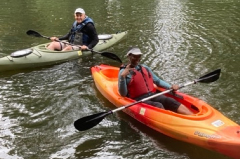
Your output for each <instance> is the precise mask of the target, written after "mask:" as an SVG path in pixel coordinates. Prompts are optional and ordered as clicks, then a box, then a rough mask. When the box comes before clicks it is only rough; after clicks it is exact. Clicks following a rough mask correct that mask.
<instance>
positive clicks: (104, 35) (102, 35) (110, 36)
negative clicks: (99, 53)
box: [98, 34, 113, 40]
mask: <svg viewBox="0 0 240 159" xmlns="http://www.w3.org/2000/svg"><path fill="white" fill-rule="evenodd" d="M112 37H113V36H112V35H111V34H101V35H98V39H99V40H108V39H111V38H112Z"/></svg>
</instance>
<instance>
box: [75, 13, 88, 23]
mask: <svg viewBox="0 0 240 159" xmlns="http://www.w3.org/2000/svg"><path fill="white" fill-rule="evenodd" d="M85 17H86V15H85V14H83V13H76V14H75V20H76V21H77V23H81V22H82V21H83V20H84V19H85Z"/></svg>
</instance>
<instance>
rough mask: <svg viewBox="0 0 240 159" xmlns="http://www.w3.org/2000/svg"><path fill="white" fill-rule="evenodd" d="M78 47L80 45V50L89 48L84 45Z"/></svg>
mask: <svg viewBox="0 0 240 159" xmlns="http://www.w3.org/2000/svg"><path fill="white" fill-rule="evenodd" d="M80 47H81V50H89V49H88V47H87V46H86V45H82V46H80Z"/></svg>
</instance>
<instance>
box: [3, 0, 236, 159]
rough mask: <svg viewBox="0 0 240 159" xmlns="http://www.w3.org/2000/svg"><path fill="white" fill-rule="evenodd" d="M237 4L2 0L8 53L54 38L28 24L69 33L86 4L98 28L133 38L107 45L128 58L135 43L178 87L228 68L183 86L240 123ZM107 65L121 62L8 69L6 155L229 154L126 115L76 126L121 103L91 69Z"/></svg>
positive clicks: (220, 0)
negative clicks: (215, 76)
mask: <svg viewBox="0 0 240 159" xmlns="http://www.w3.org/2000/svg"><path fill="white" fill-rule="evenodd" d="M76 4H77V5H76ZM129 4H131V5H129ZM239 5H240V3H239V1H238V0H231V1H227V0H211V1H189V0H184V1H179V0H171V1H168V0H155V1H143V0H133V1H131V2H129V1H124V0H122V1H116V0H106V1H104V2H101V1H96V2H95V1H86V0H84V1H82V2H81V4H79V1H76V0H74V1H71V2H70V1H69V2H68V1H63V0H59V1H58V3H54V4H53V2H51V1H48V2H46V3H43V2H42V1H39V0H34V1H31V2H30V1H29V2H27V3H26V2H24V1H16V0H13V2H11V3H10V2H8V1H6V0H3V2H2V3H1V6H0V8H1V9H0V23H1V27H0V35H1V36H0V52H1V54H0V56H5V55H7V54H9V53H11V52H13V51H16V50H20V49H24V48H28V47H30V46H34V45H38V44H40V43H46V39H41V38H34V37H33V38H32V37H29V36H27V35H26V33H25V32H26V31H27V30H29V29H33V30H37V31H39V32H40V33H41V34H44V35H47V36H51V35H56V36H58V35H59V36H60V35H64V34H65V33H66V32H67V31H68V30H69V28H70V26H71V24H72V22H73V20H74V19H73V11H74V10H75V9H76V6H77V7H83V8H84V9H85V11H86V12H87V14H88V15H89V16H90V17H91V18H93V19H94V22H95V24H96V28H97V31H98V33H113V32H117V31H125V30H128V31H129V35H128V37H127V39H125V40H124V41H122V42H120V43H119V44H117V45H115V46H114V47H112V48H109V49H108V51H109V52H113V53H115V54H116V55H118V56H119V57H120V58H121V59H122V60H123V61H124V63H126V62H127V59H126V57H125V53H126V50H127V49H128V47H129V46H131V45H132V46H135V45H137V46H139V47H140V48H141V50H142V51H143V52H144V55H143V58H142V62H143V63H145V64H147V65H149V66H150V67H151V68H153V70H154V72H155V73H156V74H158V75H159V76H161V77H163V78H164V79H165V80H166V81H168V82H170V83H177V84H183V83H185V82H188V81H191V80H193V79H195V78H198V77H200V76H201V75H203V74H205V73H207V72H210V71H212V70H215V69H217V68H221V69H222V75H221V78H220V79H219V80H218V81H216V82H214V83H211V84H197V85H194V86H192V87H187V88H184V89H183V90H182V91H183V92H186V93H188V94H191V95H193V96H196V97H198V98H200V99H203V100H204V101H206V102H208V103H209V104H211V105H213V107H214V108H216V109H218V110H220V111H221V112H222V113H223V114H224V115H226V116H227V117H229V118H231V119H232V120H234V121H236V122H238V123H239V121H240V117H239V114H240V109H239V106H238V101H239V97H238V94H239V92H240V85H239V81H240V79H239V78H240V76H239V70H238V65H239V64H238V61H239V60H240V56H239V52H238V50H239V46H240V45H239V43H240V39H239V37H240V33H239V25H240V18H239V17H240V12H239V9H238V8H239ZM53 6H54V7H53ZM100 63H106V64H111V65H114V66H118V65H119V64H116V62H115V61H113V60H111V59H107V58H104V57H99V56H93V57H86V58H84V59H79V60H74V61H69V62H66V63H63V64H60V65H54V66H48V67H43V68H37V69H29V70H24V71H15V72H4V73H0V125H1V128H0V156H1V158H4V159H5V158H13V159H15V158H16V159H19V158H52V159H54V158H91V159H93V158H98V159H99V158H120V159H121V158H179V159H182V158H192V159H200V158H206V159H212V158H222V159H223V158H226V157H224V156H222V155H220V154H217V153H215V152H210V151H208V150H205V149H202V148H199V147H197V146H193V145H190V144H186V143H183V142H180V141H176V140H174V139H171V138H169V137H166V136H164V135H162V134H159V133H157V132H155V131H153V130H151V129H149V128H147V127H146V126H144V125H142V124H140V123H138V122H136V121H134V120H133V119H132V118H130V117H128V116H127V115H125V114H123V113H122V112H118V113H117V114H114V115H113V116H109V117H107V118H105V119H104V120H103V121H102V122H101V123H100V124H99V125H97V126H96V127H94V128H93V129H91V130H89V131H84V132H77V131H76V130H75V129H74V127H73V122H74V121H75V120H77V119H78V118H80V117H83V116H86V115H90V114H94V113H97V112H102V111H105V110H109V109H114V108H115V107H114V106H113V105H112V104H111V103H109V102H108V101H107V100H106V99H105V98H104V97H103V96H102V95H101V94H100V93H99V92H98V91H97V89H96V88H95V86H94V82H93V80H92V77H91V73H90V67H91V66H93V65H96V64H100Z"/></svg>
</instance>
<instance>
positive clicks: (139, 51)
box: [127, 47, 142, 56]
mask: <svg viewBox="0 0 240 159" xmlns="http://www.w3.org/2000/svg"><path fill="white" fill-rule="evenodd" d="M130 54H133V55H142V53H141V50H140V49H139V48H137V47H134V48H132V49H130V50H129V51H128V52H127V56H128V55H130Z"/></svg>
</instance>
